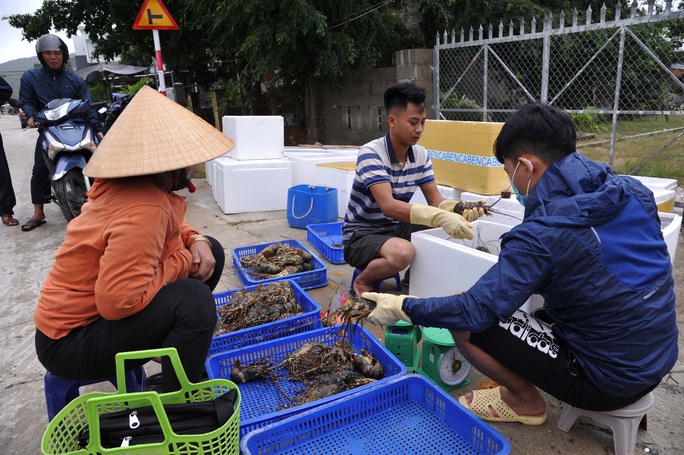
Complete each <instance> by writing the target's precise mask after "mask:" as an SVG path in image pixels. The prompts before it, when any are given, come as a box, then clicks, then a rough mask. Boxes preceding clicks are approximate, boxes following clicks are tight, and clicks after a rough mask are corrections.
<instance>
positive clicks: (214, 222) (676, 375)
mask: <svg viewBox="0 0 684 455" xmlns="http://www.w3.org/2000/svg"><path fill="white" fill-rule="evenodd" d="M0 133H1V134H2V137H3V140H4V143H5V149H6V151H7V154H8V160H9V163H10V168H11V171H12V179H13V182H14V189H15V191H16V193H17V199H18V203H17V207H16V208H15V212H16V217H17V218H18V219H19V221H20V222H23V221H24V220H25V219H27V218H28V217H30V216H31V213H32V206H31V204H30V196H29V195H30V192H29V180H30V176H31V166H32V160H33V147H34V144H35V139H36V136H37V134H36V132H35V131H31V130H27V131H22V130H20V129H19V120H18V119H17V117H16V116H7V115H5V116H0ZM196 184H197V187H198V190H197V192H196V193H194V194H192V195H188V205H189V209H188V215H187V218H188V220H189V221H190V222H191V224H193V225H194V226H196V227H198V228H199V229H201V230H202V231H204V232H205V233H206V234H209V235H212V236H215V237H216V238H218V239H219V240H220V241H221V242H222V244H223V245H224V247H225V248H226V254H227V256H228V257H230V255H231V252H232V249H233V248H236V247H240V246H246V245H251V244H256V243H264V242H272V241H276V240H278V239H286V238H294V239H298V240H300V241H302V243H305V244H306V242H305V239H306V231H304V230H300V229H292V228H290V227H289V226H288V224H287V220H286V216H285V212H284V211H280V212H262V213H249V214H240V215H224V214H223V213H222V212H221V210H220V209H219V207H218V206H217V204H216V203H215V202H214V200H213V198H212V196H211V189H210V187H209V186H208V185H207V183H206V181H204V180H199V181H197V182H196ZM244 196H245V197H249V195H244ZM46 213H47V218H48V223H47V224H46V225H44V226H41V227H40V228H38V229H36V230H35V231H32V232H21V230H20V229H19V228H18V227H15V228H7V227H4V226H0V251H1V252H2V256H1V257H0V347H1V349H0V372H2V373H1V374H2V376H1V377H0V403H2V406H1V407H0V454H20V455H22V454H31V455H34V454H38V453H40V439H41V437H42V434H43V432H44V430H45V428H46V426H47V423H48V422H47V417H46V412H45V399H44V391H43V382H42V379H43V375H44V373H45V370H44V369H43V367H42V365H40V363H39V362H38V361H37V360H36V356H35V351H34V346H33V334H34V330H35V329H34V326H33V319H32V318H33V309H34V307H35V304H36V301H37V298H38V295H39V291H40V287H41V284H42V281H43V279H44V278H45V275H46V274H47V271H48V270H49V268H50V266H51V264H52V260H53V254H54V252H55V251H56V250H57V248H58V247H59V245H60V243H61V241H62V239H63V236H64V233H65V229H66V222H65V220H64V218H63V217H62V215H61V213H60V211H59V208H58V207H56V206H55V205H54V204H50V205H48V206H47V207H46ZM683 243H684V242H683V241H682V237H681V236H680V239H679V255H678V256H677V261H676V267H675V273H676V278H675V280H676V283H677V296H678V302H679V304H678V308H679V315H680V316H679V318H678V322H679V325H680V331H681V330H682V329H681V328H682V326H683V324H684V319H683V318H682V314H684V311H683V310H684V303H683V302H684V245H683ZM351 272H352V270H351V268H350V267H348V266H346V265H329V268H328V280H329V284H328V286H326V287H322V288H318V289H313V290H311V291H309V294H310V295H311V296H312V297H313V298H314V299H315V300H316V301H317V302H319V303H320V304H321V306H322V307H323V308H327V307H328V305H329V303H330V300H331V298H332V296H333V294H334V293H335V292H339V291H345V290H347V289H348V288H349V283H350V280H351ZM388 284H389V282H388ZM219 286H220V289H234V288H237V287H240V286H241V285H240V281H239V279H238V277H237V276H236V275H235V273H234V271H233V268H232V267H231V265H230V264H226V268H225V270H224V274H223V277H222V281H221V284H220V285H219ZM220 289H219V290H220ZM372 331H373V333H374V334H376V336H378V337H379V338H382V331H381V330H379V329H377V328H375V329H372ZM680 338H681V337H680ZM681 351H684V346H683V344H682V342H681V341H680V352H681ZM682 358H683V356H682V355H681V354H680V361H679V362H678V364H677V365H676V367H675V369H674V371H673V373H672V377H671V378H670V379H668V380H667V381H664V383H663V384H662V385H661V386H660V387H658V388H657V389H656V408H655V409H654V410H653V411H652V412H651V413H650V414H649V423H650V430H649V431H648V432H644V431H640V432H639V435H638V439H637V441H638V444H637V451H636V453H644V449H645V448H649V449H650V450H651V453H659V454H681V453H682V450H683V449H682V448H684V432H683V431H682V428H684V412H683V411H682V409H684V368H683V363H682ZM151 368H154V366H152V367H151ZM644 368H648V365H644ZM470 379H471V381H472V382H471V385H470V386H468V387H465V388H462V389H459V390H456V391H454V392H452V395H454V396H455V397H458V396H459V395H461V394H463V393H464V392H466V391H468V390H470V389H473V388H475V387H477V384H478V382H480V381H482V380H483V379H484V378H483V377H482V375H480V374H479V373H477V372H474V371H473V372H471V374H470ZM87 390H111V389H109V388H106V386H102V385H100V386H95V387H91V388H88V389H87ZM559 412H560V404H559V403H558V401H556V400H554V399H552V398H549V420H548V421H547V422H546V424H544V425H542V426H540V427H525V426H522V425H518V424H494V425H493V426H494V427H495V428H496V429H497V430H499V431H500V432H501V433H502V434H503V435H504V436H506V437H507V438H508V439H509V441H510V442H511V445H512V451H511V453H513V454H521V455H522V454H525V455H526V454H540V455H546V454H596V453H606V454H611V453H613V442H612V437H611V433H610V430H608V429H607V428H606V427H603V426H601V425H597V424H595V423H592V422H591V421H588V420H582V421H579V422H578V423H576V424H575V426H574V427H573V428H572V430H571V432H570V433H564V432H562V431H560V430H559V429H558V428H557V427H556V421H557V419H558V415H559ZM415 453H420V448H419V447H417V448H416V450H415ZM445 453H448V448H446V447H445Z"/></svg>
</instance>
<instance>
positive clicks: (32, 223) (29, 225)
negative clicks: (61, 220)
mask: <svg viewBox="0 0 684 455" xmlns="http://www.w3.org/2000/svg"><path fill="white" fill-rule="evenodd" d="M44 224H45V220H34V219H33V218H30V219H29V220H28V221H26V223H24V224H22V225H21V230H22V231H32V230H34V229H35V228H37V227H38V226H42V225H44Z"/></svg>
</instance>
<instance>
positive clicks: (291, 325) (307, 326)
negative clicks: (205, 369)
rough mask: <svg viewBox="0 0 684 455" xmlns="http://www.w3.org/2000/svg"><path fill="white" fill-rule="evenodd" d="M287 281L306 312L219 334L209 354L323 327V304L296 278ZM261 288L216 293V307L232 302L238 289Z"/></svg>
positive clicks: (213, 341)
mask: <svg viewBox="0 0 684 455" xmlns="http://www.w3.org/2000/svg"><path fill="white" fill-rule="evenodd" d="M286 281H289V282H290V284H291V285H292V290H293V291H294V295H295V300H296V301H297V303H298V304H299V305H301V307H302V310H304V311H303V313H301V314H298V315H296V316H292V317H289V318H286V319H280V320H278V321H274V322H270V323H268V324H262V325H257V326H254V327H248V328H246V329H242V330H237V331H235V332H230V333H225V334H223V335H219V336H216V337H214V338H213V339H212V340H211V346H210V347H209V355H213V354H217V353H219V352H223V351H230V350H232V349H237V348H241V347H243V346H248V345H252V344H257V343H261V342H262V341H269V340H273V339H275V338H282V337H285V336H288V335H293V334H295V333H301V332H306V331H309V330H314V329H320V328H321V306H320V305H319V304H318V303H317V302H316V301H315V300H313V299H312V298H311V297H310V296H309V294H307V293H306V292H305V291H304V289H302V287H301V286H300V285H299V284H298V283H297V282H296V281H293V280H286ZM258 287H259V285H255V286H247V287H244V288H240V289H233V290H230V291H223V292H216V293H214V300H215V301H216V309H217V310H218V309H219V308H221V307H222V306H224V305H228V304H230V300H231V299H232V298H233V296H234V295H235V293H236V292H238V291H241V290H245V291H253V290H255V289H257V288H258Z"/></svg>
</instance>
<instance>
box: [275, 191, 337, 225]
mask: <svg viewBox="0 0 684 455" xmlns="http://www.w3.org/2000/svg"><path fill="white" fill-rule="evenodd" d="M333 221H337V189H336V188H330V187H326V186H314V185H297V186H293V187H292V188H290V189H289V190H288V191H287V223H288V224H289V225H290V227H293V228H300V229H306V227H307V226H308V225H310V224H316V223H332V222H333Z"/></svg>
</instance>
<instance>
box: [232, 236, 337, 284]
mask: <svg viewBox="0 0 684 455" xmlns="http://www.w3.org/2000/svg"><path fill="white" fill-rule="evenodd" d="M274 243H282V244H285V245H289V246H291V247H294V248H300V249H302V250H305V251H307V252H309V253H311V250H309V249H308V248H306V247H305V246H304V245H302V244H301V243H299V242H298V241H297V240H280V241H279V242H269V243H260V244H258V245H250V246H243V247H238V248H235V249H233V267H235V271H236V272H237V275H238V277H239V278H240V281H242V284H244V285H245V286H249V285H254V284H259V283H268V282H270V281H279V280H294V281H296V282H297V283H299V285H300V286H301V287H302V289H313V288H320V287H322V286H325V285H326V284H328V275H327V272H326V270H327V268H326V266H325V264H323V263H322V262H321V260H320V259H319V258H318V256H316V255H315V254H313V253H311V255H312V256H313V260H312V261H311V263H312V264H313V267H314V268H313V270H309V271H308V272H300V273H293V274H292V275H285V276H282V277H276V278H264V279H262V280H259V279H256V278H254V277H253V276H252V275H251V274H250V273H249V270H248V269H246V268H245V267H243V266H242V264H241V263H240V259H242V258H245V257H247V256H252V255H255V254H257V253H260V252H261V251H262V250H263V249H264V248H266V247H267V246H269V245H272V244H274Z"/></svg>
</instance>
